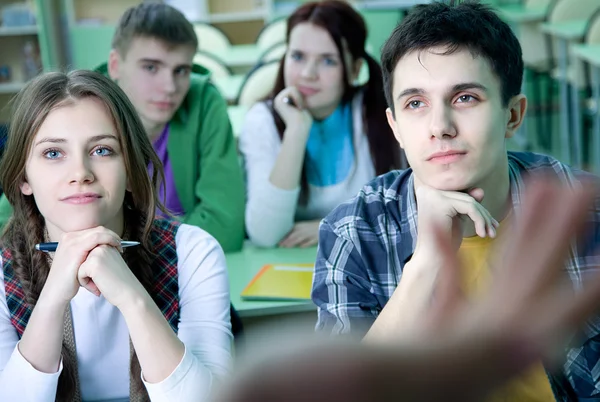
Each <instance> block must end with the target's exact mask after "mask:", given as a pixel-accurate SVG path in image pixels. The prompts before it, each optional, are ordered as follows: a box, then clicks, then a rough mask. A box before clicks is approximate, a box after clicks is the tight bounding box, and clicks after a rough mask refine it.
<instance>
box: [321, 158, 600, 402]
mask: <svg viewBox="0 0 600 402" xmlns="http://www.w3.org/2000/svg"><path fill="white" fill-rule="evenodd" d="M508 162H509V173H510V187H511V197H512V203H513V209H514V214H515V216H518V214H519V206H520V204H521V196H522V193H523V187H524V183H523V179H524V177H525V176H527V175H535V174H536V173H544V174H547V173H549V172H550V173H552V175H553V176H555V177H557V178H558V179H559V180H560V181H561V182H563V183H566V184H568V185H570V186H573V185H576V184H577V183H579V179H581V178H582V177H583V176H589V177H590V178H592V176H591V175H589V174H586V173H584V172H581V171H576V170H574V169H571V168H569V167H567V166H565V165H563V164H561V163H560V162H559V161H557V160H555V159H553V158H551V157H548V156H543V155H538V154H533V153H513V152H509V153H508ZM413 182H414V176H413V174H412V170H410V169H408V170H402V171H393V172H390V173H387V174H385V175H382V176H379V177H377V178H376V179H375V180H373V181H372V182H370V183H369V184H367V185H366V186H365V187H364V188H363V189H362V190H361V191H360V192H359V194H358V195H357V196H356V197H355V198H354V199H352V200H350V201H348V202H346V203H344V204H342V205H340V206H339V207H338V208H336V209H335V210H334V211H333V212H332V213H330V214H329V215H328V216H327V217H326V218H325V219H324V220H323V222H322V223H321V226H320V229H319V250H318V254H317V262H316V265H315V274H314V282H313V290H312V299H313V301H314V303H315V304H316V305H317V307H318V314H319V317H318V322H317V326H316V327H317V330H321V331H329V332H331V333H333V334H336V335H339V334H350V333H351V334H353V335H359V336H362V335H364V334H365V333H366V332H367V331H368V329H369V328H370V326H371V325H372V324H373V322H374V321H375V319H376V318H377V316H378V315H379V313H380V312H381V310H382V309H383V307H384V306H385V304H386V303H387V301H388V300H389V299H390V297H391V296H392V293H393V292H394V290H395V289H396V287H397V286H398V283H399V282H400V280H401V278H402V270H403V268H404V264H405V263H406V262H407V261H408V260H410V258H411V256H412V254H413V252H414V249H415V246H416V240H417V204H416V199H415V194H414V186H413ZM589 222H590V224H591V225H592V230H591V235H588V236H587V237H586V238H585V239H578V240H577V241H576V242H574V243H573V245H572V247H571V250H570V258H569V260H568V262H567V264H566V267H565V268H566V271H567V272H568V274H569V277H570V278H571V280H572V282H573V285H574V287H575V289H581V286H582V284H583V283H584V276H585V275H586V274H589V273H590V272H591V271H592V270H593V268H594V267H595V262H596V260H595V258H597V257H598V253H599V252H600V251H599V250H598V248H597V247H596V246H597V245H598V243H599V240H600V202H597V204H596V207H595V208H594V210H593V211H591V213H590V218H589ZM599 334H600V319H598V318H595V319H593V320H590V321H589V322H588V324H587V325H586V327H585V328H584V330H583V334H582V335H583V336H582V337H583V342H582V343H580V344H579V346H578V347H576V348H572V349H569V350H568V351H567V360H566V362H565V363H564V366H563V371H562V372H560V373H558V374H557V373H552V374H550V373H549V379H550V383H551V386H552V388H553V391H554V394H555V396H556V399H557V400H558V401H561V402H562V401H564V402H572V401H576V400H579V401H600V384H598V378H599V377H600V337H599V336H598V335H599Z"/></svg>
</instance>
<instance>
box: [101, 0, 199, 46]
mask: <svg viewBox="0 0 600 402" xmlns="http://www.w3.org/2000/svg"><path fill="white" fill-rule="evenodd" d="M137 37H146V38H155V39H159V40H160V41H162V42H164V43H165V44H167V45H170V46H178V45H189V46H191V47H193V48H194V49H198V37H197V36H196V32H195V31H194V26H193V25H192V24H191V23H190V22H189V21H188V20H187V18H185V16H184V15H183V14H182V13H181V12H180V11H179V10H177V9H176V8H173V7H171V6H169V5H167V4H162V3H154V2H142V3H140V4H138V5H137V6H134V7H131V8H129V9H127V11H125V13H123V15H122V16H121V18H120V19H119V22H118V24H117V30H116V31H115V35H114V36H113V40H112V48H113V49H116V50H117V51H118V52H119V54H120V55H121V56H123V57H124V56H125V55H126V54H127V51H128V50H129V46H130V45H131V41H132V40H133V39H134V38H137Z"/></svg>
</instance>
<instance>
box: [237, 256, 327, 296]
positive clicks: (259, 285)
mask: <svg viewBox="0 0 600 402" xmlns="http://www.w3.org/2000/svg"><path fill="white" fill-rule="evenodd" d="M314 270H315V265H314V264H269V265H265V266H264V267H262V269H261V270H260V271H259V272H258V273H257V274H256V275H255V276H254V278H253V279H252V280H251V281H250V283H249V284H248V286H246V288H245V289H244V290H243V291H242V294H241V296H242V299H244V300H282V301H293V300H310V291H311V289H312V279H313V272H314Z"/></svg>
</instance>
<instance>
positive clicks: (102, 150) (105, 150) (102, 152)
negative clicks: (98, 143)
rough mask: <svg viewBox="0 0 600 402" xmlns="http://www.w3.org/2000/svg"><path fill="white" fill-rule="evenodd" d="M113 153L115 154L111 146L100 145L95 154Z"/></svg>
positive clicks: (106, 154)
mask: <svg viewBox="0 0 600 402" xmlns="http://www.w3.org/2000/svg"><path fill="white" fill-rule="evenodd" d="M112 154H113V151H112V149H110V148H106V147H100V148H96V149H94V155H97V156H110V155H112Z"/></svg>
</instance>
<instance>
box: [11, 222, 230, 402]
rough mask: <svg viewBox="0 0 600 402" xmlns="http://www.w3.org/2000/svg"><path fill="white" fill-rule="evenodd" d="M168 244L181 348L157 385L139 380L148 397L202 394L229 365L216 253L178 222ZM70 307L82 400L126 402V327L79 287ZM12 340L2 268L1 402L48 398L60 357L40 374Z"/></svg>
mask: <svg viewBox="0 0 600 402" xmlns="http://www.w3.org/2000/svg"><path fill="white" fill-rule="evenodd" d="M175 242H176V246H177V260H178V262H177V269H178V282H179V305H180V322H179V328H178V333H177V336H178V338H179V339H180V340H181V341H182V342H183V343H184V345H185V354H184V356H183V359H182V360H181V362H180V363H179V365H178V366H177V367H176V368H175V370H174V371H173V372H172V373H171V375H170V376H169V377H167V378H166V379H164V380H163V381H161V382H160V383H155V384H149V383H147V382H145V381H144V384H145V386H146V389H147V390H148V394H149V396H150V400H151V401H152V402H173V401H177V402H186V401H190V402H191V401H194V402H196V401H202V400H205V399H207V398H208V396H209V393H210V391H211V385H212V383H213V381H214V379H220V378H221V377H223V376H225V375H226V374H227V373H228V371H229V361H230V357H231V341H232V335H231V323H230V317H229V306H230V298H229V282H228V278H227V269H226V265H225V256H224V254H223V251H222V249H221V247H220V246H219V244H218V243H217V241H216V240H215V239H214V238H213V237H212V236H210V235H209V234H208V233H207V232H205V231H204V230H202V229H200V228H198V227H195V226H190V225H185V224H182V225H181V226H180V227H179V230H178V231H177V235H176V237H175ZM0 263H1V260H0ZM0 273H2V272H1V264H0ZM71 311H72V316H73V328H74V332H75V344H76V345H77V364H78V371H79V381H80V388H81V394H82V399H83V400H84V401H103V402H108V401H110V402H121V401H122V402H125V401H129V363H130V362H129V331H128V329H127V325H126V323H125V319H124V317H123V315H122V314H121V312H120V311H119V310H118V309H117V308H116V307H114V306H113V305H112V304H110V303H109V302H108V301H107V300H106V299H104V298H103V297H102V296H100V297H96V296H94V295H93V294H91V293H90V292H88V291H87V290H85V289H83V288H81V289H80V290H79V292H78V293H77V295H76V296H75V297H74V298H73V300H72V301H71ZM17 343H18V335H17V330H16V329H15V328H14V326H13V325H12V324H11V322H10V313H9V310H8V305H7V303H6V292H5V287H4V275H3V274H2V275H1V278H0V401H7V402H8V401H11V402H12V401H19V402H30V401H31V402H46V401H48V402H54V400H55V398H56V387H57V384H58V377H59V375H60V373H61V370H62V363H61V366H60V367H59V370H58V372H56V373H53V374H46V373H42V372H39V371H37V370H36V369H35V368H33V366H32V365H31V364H29V362H27V360H25V358H24V357H23V356H22V355H21V353H20V352H19V349H18V347H17ZM157 347H160V345H157ZM142 379H143V373H142Z"/></svg>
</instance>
